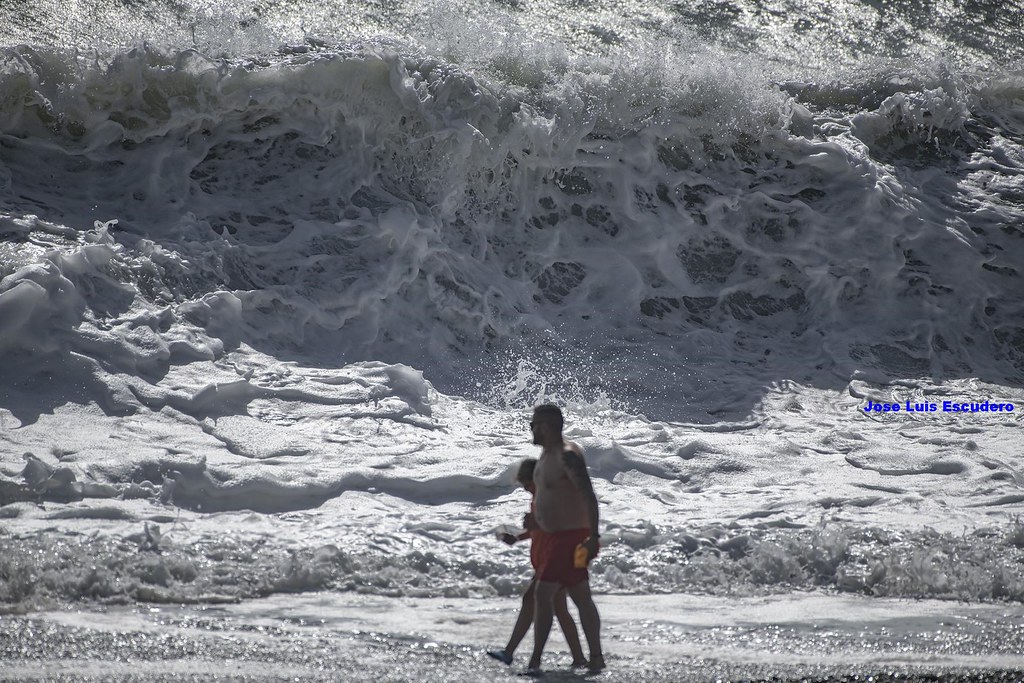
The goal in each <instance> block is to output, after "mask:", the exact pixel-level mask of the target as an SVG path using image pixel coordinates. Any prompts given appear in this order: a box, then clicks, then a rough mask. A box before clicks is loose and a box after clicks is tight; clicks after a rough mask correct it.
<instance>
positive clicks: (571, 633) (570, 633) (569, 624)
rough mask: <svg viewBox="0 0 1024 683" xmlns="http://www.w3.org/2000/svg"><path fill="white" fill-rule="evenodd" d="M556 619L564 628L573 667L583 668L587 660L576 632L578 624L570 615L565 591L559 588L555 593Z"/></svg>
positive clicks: (578, 634)
mask: <svg viewBox="0 0 1024 683" xmlns="http://www.w3.org/2000/svg"><path fill="white" fill-rule="evenodd" d="M555 617H556V618H557V619H558V625H559V626H561V627H562V633H564V634H565V642H566V643H568V645H569V652H571V653H572V665H573V666H583V665H585V664H586V663H587V658H586V657H584V656H583V648H582V647H580V633H579V631H577V630H576V622H575V621H574V620H573V618H572V615H571V614H569V606H568V605H566V604H565V589H564V588H559V589H558V592H557V593H555Z"/></svg>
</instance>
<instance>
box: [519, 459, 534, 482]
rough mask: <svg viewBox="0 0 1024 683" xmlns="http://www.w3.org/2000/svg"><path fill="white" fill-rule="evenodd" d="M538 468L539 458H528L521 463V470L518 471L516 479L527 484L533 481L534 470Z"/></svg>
mask: <svg viewBox="0 0 1024 683" xmlns="http://www.w3.org/2000/svg"><path fill="white" fill-rule="evenodd" d="M536 468H537V458H527V459H526V460H524V461H522V462H521V463H519V471H518V472H516V481H518V482H519V483H520V484H527V483H529V482H531V481H533V470H535V469H536Z"/></svg>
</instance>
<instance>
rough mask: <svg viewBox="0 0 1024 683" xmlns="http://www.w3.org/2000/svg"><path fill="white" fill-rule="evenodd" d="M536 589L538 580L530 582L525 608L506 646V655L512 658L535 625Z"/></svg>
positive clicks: (526, 593) (524, 599)
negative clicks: (531, 627)
mask: <svg viewBox="0 0 1024 683" xmlns="http://www.w3.org/2000/svg"><path fill="white" fill-rule="evenodd" d="M536 587H537V579H536V578H534V579H533V580H532V581H530V585H529V586H527V588H526V592H525V593H523V606H522V607H521V608H520V609H519V617H518V618H517V619H516V625H515V626H514V627H513V628H512V637H511V638H509V639H508V645H506V646H505V653H506V654H508V655H509V656H510V657H511V656H512V655H513V654H514V653H515V651H516V648H517V647H519V643H520V642H522V640H523V638H524V637H525V636H526V632H527V631H529V630H530V626H531V625H532V624H533V608H534V597H533V596H534V590H535V589H536ZM562 600H563V602H564V600H565V597H564V596H563V597H562Z"/></svg>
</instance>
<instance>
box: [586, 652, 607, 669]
mask: <svg viewBox="0 0 1024 683" xmlns="http://www.w3.org/2000/svg"><path fill="white" fill-rule="evenodd" d="M587 671H589V672H590V673H592V674H596V673H598V672H599V671H604V655H597V656H595V657H591V658H590V661H589V662H587Z"/></svg>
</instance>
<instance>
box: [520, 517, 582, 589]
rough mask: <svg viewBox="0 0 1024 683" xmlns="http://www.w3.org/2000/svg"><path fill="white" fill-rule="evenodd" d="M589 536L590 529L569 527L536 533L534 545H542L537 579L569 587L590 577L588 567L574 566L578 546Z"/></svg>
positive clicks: (539, 552) (539, 553)
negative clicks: (562, 529)
mask: <svg viewBox="0 0 1024 683" xmlns="http://www.w3.org/2000/svg"><path fill="white" fill-rule="evenodd" d="M535 533H536V532H535ZM589 536H590V529H568V530H566V531H553V532H542V533H541V534H539V536H538V535H535V536H534V537H533V544H534V547H537V546H540V549H539V551H538V562H539V566H538V567H537V580H538V581H548V582H551V583H558V584H561V585H563V586H565V587H566V588H569V587H571V586H575V585H576V584H577V583H579V582H580V581H586V580H587V579H588V578H590V575H589V574H588V573H587V568H586V567H583V568H581V569H577V568H576V567H575V566H573V556H574V555H575V554H576V546H578V545H579V544H580V543H583V541H585V540H587V538H588V537H589ZM531 559H532V558H531Z"/></svg>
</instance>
